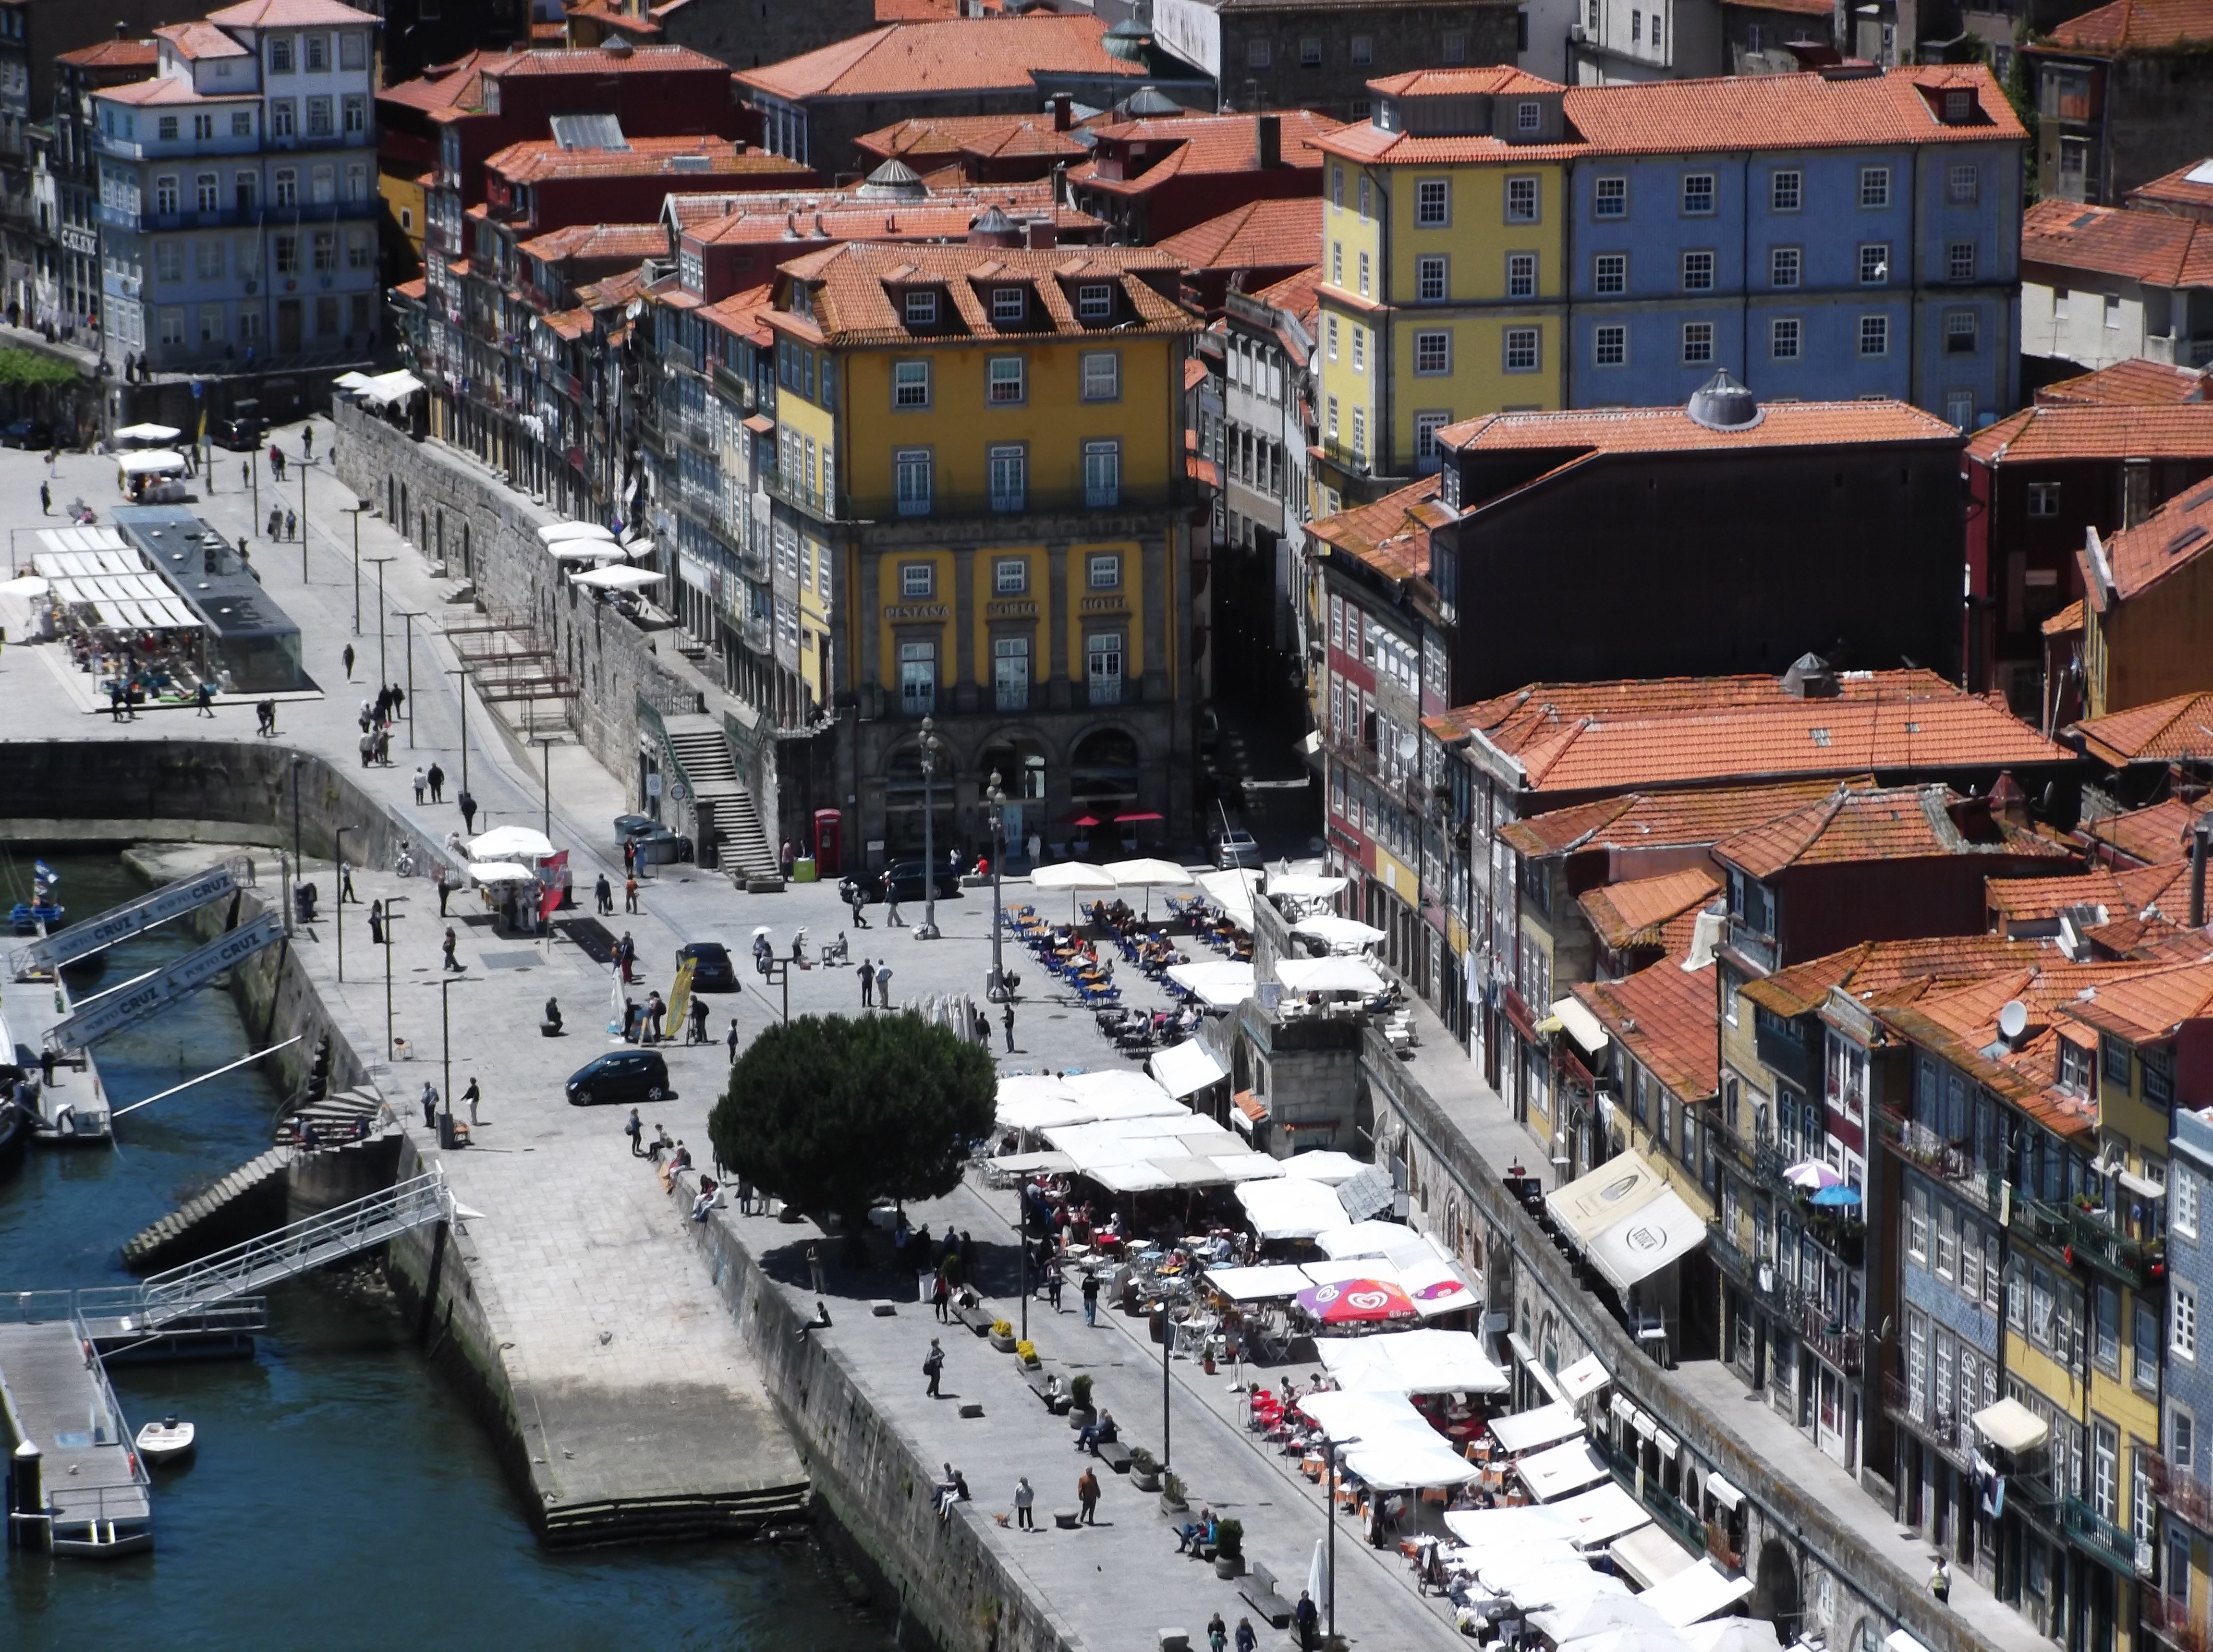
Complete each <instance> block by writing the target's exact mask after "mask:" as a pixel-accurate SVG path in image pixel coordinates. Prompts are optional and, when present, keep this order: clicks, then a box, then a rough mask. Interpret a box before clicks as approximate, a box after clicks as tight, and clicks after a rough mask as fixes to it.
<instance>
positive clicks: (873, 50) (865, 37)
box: [733, 12, 1145, 101]
mask: <svg viewBox="0 0 2213 1652" xmlns="http://www.w3.org/2000/svg"><path fill="white" fill-rule="evenodd" d="M1105 33H1106V24H1105V23H1104V22H1103V21H1100V19H1099V18H1097V17H1095V16H1094V15H1091V14H1090V13H1088V12H1080V13H1076V14H1072V15H1065V16H1062V15H1053V14H1051V13H1037V14H1034V15H1027V16H1021V17H963V18H957V19H948V20H946V21H938V22H926V23H890V24H887V25H886V26H884V27H881V28H875V29H871V30H869V32H868V33H867V34H857V35H855V36H854V37H853V38H852V39H850V40H840V41H838V43H837V44H836V45H834V46H824V47H822V48H821V49H820V50H819V51H815V52H804V53H802V54H801V55H800V56H798V57H796V58H785V59H784V60H783V62H782V63H773V64H767V65H766V66H765V67H763V68H759V69H742V70H738V71H737V73H736V74H735V76H733V78H734V79H735V80H736V81H737V82H739V84H741V85H742V86H745V87H748V88H752V89H753V90H754V91H757V92H765V93H767V94H770V95H771V96H775V97H779V98H783V99H786V100H788V101H800V100H803V99H806V98H818V97H835V98H845V97H852V98H870V97H874V98H884V97H918V96H927V95H930V94H942V93H946V92H966V91H992V90H1009V91H1011V90H1021V89H1026V88H1029V87H1030V86H1031V85H1032V84H1033V82H1032V79H1031V76H1033V74H1035V73H1037V72H1039V71H1043V72H1046V73H1051V74H1082V75H1112V76H1116V77H1118V78H1119V77H1125V76H1139V75H1143V73H1145V70H1144V69H1143V66H1142V65H1141V64H1133V63H1131V62H1128V61H1127V60H1126V59H1124V58H1118V57H1115V56H1114V55H1113V53H1112V52H1108V51H1107V50H1106V47H1105V46H1102V45H1101V44H1100V36H1102V35H1103V34H1105Z"/></svg>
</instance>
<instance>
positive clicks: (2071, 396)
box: [2036, 356, 2205, 407]
mask: <svg viewBox="0 0 2213 1652" xmlns="http://www.w3.org/2000/svg"><path fill="white" fill-rule="evenodd" d="M2204 399H2205V375H2204V374H2203V373H2198V372H2193V371H2192V369H2189V368H2186V367H2171V366H2169V365H2168V364H2167V363H2165V362H2155V361H2149V360H2147V359H2145V358H2144V357H2141V356H2137V357H2131V358H2130V359H2129V360H2127V361H2125V362H2116V363H2113V364H2112V366H2111V367H2101V368H2100V369H2098V370H2097V371H2096V372H2095V373H2085V374H2083V375H2082V376H2081V377H2080V378H2074V379H2062V380H2061V381H2059V382H2058V383H2057V384H2047V385H2045V387H2044V388H2043V389H2041V390H2039V391H2038V392H2037V393H2036V402H2037V405H2038V406H2039V407H2063V406H2069V405H2082V404H2094V405H2100V406H2106V407H2131V406H2134V407H2157V406H2162V405H2170V404H2172V403H2175V402H2192V401H2204Z"/></svg>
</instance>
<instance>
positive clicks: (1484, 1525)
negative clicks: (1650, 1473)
mask: <svg viewBox="0 0 2213 1652" xmlns="http://www.w3.org/2000/svg"><path fill="white" fill-rule="evenodd" d="M1648 1521H1649V1516H1648V1515H1646V1514H1645V1512H1644V1509H1643V1507H1642V1505H1640V1504H1639V1503H1637V1499H1636V1498H1634V1497H1631V1496H1630V1495H1629V1493H1627V1492H1626V1491H1625V1490H1622V1489H1621V1487H1620V1485H1619V1484H1618V1483H1617V1482H1615V1481H1613V1480H1611V1479H1609V1480H1607V1481H1606V1482H1605V1483H1604V1484H1600V1485H1595V1486H1593V1487H1592V1488H1591V1489H1590V1490H1588V1491H1584V1492H1582V1493H1579V1494H1578V1495H1576V1496H1575V1497H1563V1498H1562V1499H1560V1501H1559V1502H1558V1503H1530V1504H1526V1505H1524V1506H1522V1507H1521V1508H1518V1509H1470V1510H1466V1511H1465V1512H1459V1513H1454V1514H1448V1515H1446V1516H1445V1524H1446V1526H1447V1527H1449V1528H1450V1529H1451V1531H1452V1533H1453V1535H1454V1537H1457V1538H1458V1539H1460V1541H1461V1542H1463V1543H1472V1544H1491V1543H1497V1542H1501V1541H1518V1540H1519V1539H1520V1538H1521V1535H1522V1534H1523V1533H1532V1532H1537V1531H1545V1532H1552V1533H1558V1534H1559V1535H1561V1536H1563V1537H1566V1538H1569V1539H1571V1540H1573V1541H1574V1542H1576V1544H1578V1545H1581V1546H1582V1547H1583V1548H1586V1549H1592V1548H1595V1547H1597V1546H1598V1545H1600V1544H1601V1543H1607V1542H1611V1541H1612V1540H1613V1539H1615V1538H1618V1537H1619V1536H1620V1535H1621V1534H1622V1533H1624V1532H1633V1531H1635V1530H1636V1529H1637V1527H1640V1526H1643V1525H1645V1524H1647V1523H1648Z"/></svg>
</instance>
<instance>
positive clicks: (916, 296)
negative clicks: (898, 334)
mask: <svg viewBox="0 0 2213 1652" xmlns="http://www.w3.org/2000/svg"><path fill="white" fill-rule="evenodd" d="M906 324H907V326H911V327H934V326H936V325H937V295H936V293H935V292H933V291H929V290H921V291H915V292H910V293H908V294H907V296H906Z"/></svg>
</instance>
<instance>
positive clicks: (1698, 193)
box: [1683, 172, 1714, 218]
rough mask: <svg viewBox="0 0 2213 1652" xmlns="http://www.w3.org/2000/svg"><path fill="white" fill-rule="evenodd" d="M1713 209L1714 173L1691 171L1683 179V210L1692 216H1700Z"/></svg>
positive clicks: (1707, 213)
mask: <svg viewBox="0 0 2213 1652" xmlns="http://www.w3.org/2000/svg"><path fill="white" fill-rule="evenodd" d="M1683 210H1684V212H1685V213H1686V215H1687V216H1691V217H1693V218H1702V217H1704V216H1707V215H1709V214H1710V213H1711V212H1712V211H1713V210H1714V174H1711V173H1710V172H1693V173H1690V174H1686V176H1685V177H1684V179H1683Z"/></svg>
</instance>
